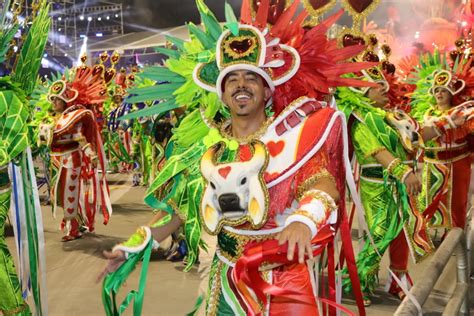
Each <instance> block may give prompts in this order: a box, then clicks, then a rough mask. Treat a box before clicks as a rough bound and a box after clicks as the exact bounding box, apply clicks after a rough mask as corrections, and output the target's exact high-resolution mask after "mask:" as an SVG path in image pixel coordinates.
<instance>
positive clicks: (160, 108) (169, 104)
mask: <svg viewBox="0 0 474 316" xmlns="http://www.w3.org/2000/svg"><path fill="white" fill-rule="evenodd" d="M178 107H179V105H177V104H176V101H175V100H168V101H165V102H163V103H159V104H156V105H153V106H151V107H147V108H144V109H142V110H140V111H135V112H132V113H129V114H127V115H124V116H122V117H120V118H119V120H120V121H123V120H129V119H134V118H137V117H144V116H145V117H146V116H153V115H157V114H160V113H163V112H167V111H170V110H174V109H176V108H178Z"/></svg>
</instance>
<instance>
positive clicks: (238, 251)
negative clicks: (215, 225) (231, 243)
mask: <svg viewBox="0 0 474 316" xmlns="http://www.w3.org/2000/svg"><path fill="white" fill-rule="evenodd" d="M221 234H225V235H227V236H229V237H230V238H232V239H234V240H235V241H236V245H235V254H234V255H233V254H231V253H229V252H227V251H225V250H224V249H222V247H220V246H219V252H220V254H221V255H222V257H224V258H226V259H227V260H229V261H230V262H232V263H235V262H237V260H238V259H239V258H240V257H241V256H242V253H243V251H244V248H245V245H247V243H249V242H260V241H264V240H268V239H273V238H275V237H276V235H277V234H278V233H270V234H264V235H241V234H237V233H234V232H230V231H228V230H226V229H225V228H223V229H222V231H221Z"/></svg>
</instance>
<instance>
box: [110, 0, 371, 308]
mask: <svg viewBox="0 0 474 316" xmlns="http://www.w3.org/2000/svg"><path fill="white" fill-rule="evenodd" d="M298 4H299V3H298V1H294V2H293V3H292V4H291V6H290V7H289V8H288V9H286V10H285V11H284V13H283V14H282V15H281V18H280V19H277V20H276V21H275V20H273V21H271V22H269V21H270V20H267V17H268V16H267V14H268V9H269V7H268V5H269V3H268V2H266V4H265V3H264V2H262V3H261V5H260V7H259V9H258V12H256V18H255V20H253V19H252V13H251V11H252V9H251V7H250V6H249V2H247V1H245V2H244V3H243V6H242V14H241V23H242V24H238V22H237V19H236V18H235V16H234V14H233V12H232V10H231V9H230V7H229V6H227V9H226V10H227V11H226V17H227V18H228V23H227V25H226V27H225V28H224V29H222V26H221V25H220V24H219V23H218V21H217V20H216V18H215V17H214V15H213V14H212V13H211V12H210V11H209V9H208V8H207V7H206V6H205V5H204V3H203V2H202V1H200V0H198V1H197V5H198V8H199V11H200V13H201V17H202V21H203V23H204V25H205V27H204V30H206V31H205V33H204V32H201V33H200V34H201V35H203V36H205V37H202V36H199V37H195V36H192V37H191V38H193V40H192V41H191V42H190V43H187V44H186V45H178V46H179V47H180V50H178V51H177V52H175V51H173V52H172V54H171V52H168V53H169V56H170V59H168V61H167V62H166V65H167V67H166V68H165V67H154V68H152V69H150V70H149V72H148V73H147V70H146V69H145V70H144V75H146V76H147V77H148V78H150V77H151V76H153V75H154V74H155V75H157V78H159V77H160V76H158V75H165V76H166V78H167V81H168V82H169V83H168V84H169V86H168V87H172V86H176V89H177V90H176V92H175V93H171V92H170V91H168V90H167V89H157V91H156V94H155V95H154V96H152V97H154V98H156V99H155V100H163V99H168V98H169V97H170V96H171V95H173V97H176V99H171V101H165V102H163V103H160V104H157V105H156V106H155V108H154V110H155V111H156V112H160V109H166V107H165V105H167V104H168V105H169V104H170V103H171V102H175V103H176V106H175V107H179V106H183V105H187V106H188V107H189V108H190V110H192V109H193V108H192V105H194V106H196V105H199V106H203V107H205V109H203V110H202V112H201V111H199V109H197V110H194V111H190V112H189V114H188V116H187V117H185V118H184V119H183V120H182V121H181V124H180V126H179V127H178V128H177V129H176V130H175V134H174V136H173V138H172V140H174V141H175V144H174V151H173V155H172V156H171V157H170V158H169V159H168V160H167V162H166V164H165V165H164V167H163V169H162V170H161V171H160V173H159V174H158V176H157V178H156V179H155V181H154V182H153V184H152V185H151V187H150V189H149V191H148V195H147V197H146V199H145V200H146V201H147V203H149V205H150V206H152V207H153V208H156V209H161V210H164V211H167V212H168V213H169V215H167V216H166V217H165V219H163V218H162V219H161V220H160V221H159V222H158V223H157V222H156V221H152V223H151V225H150V226H147V227H145V226H143V227H141V228H140V229H139V230H138V231H137V233H136V234H134V235H133V236H132V237H131V238H130V239H129V240H128V241H127V242H125V243H122V244H120V245H117V246H116V247H115V248H114V251H113V252H111V253H106V256H107V258H108V259H109V264H108V266H107V268H106V269H105V270H104V272H103V273H102V276H103V275H105V274H106V273H108V272H111V271H114V270H115V269H117V267H118V266H119V265H120V264H121V263H122V262H123V261H124V260H125V253H128V254H130V255H129V258H130V259H129V260H132V261H129V262H135V260H136V259H137V258H139V257H137V256H141V255H142V254H143V253H144V252H148V251H149V249H150V247H151V245H152V241H153V238H154V239H155V240H156V241H158V242H160V241H162V240H163V239H164V238H165V237H167V236H168V235H169V234H170V233H171V232H173V231H175V230H176V229H177V228H178V227H179V226H181V225H184V231H185V235H186V241H187V244H188V250H189V254H188V256H187V264H188V265H187V269H189V268H191V267H192V265H193V263H195V262H196V259H197V255H198V247H199V246H200V245H202V243H201V241H200V235H201V233H200V231H201V224H200V223H201V222H202V223H203V227H204V229H205V230H206V231H207V232H208V233H210V234H212V235H217V239H218V247H217V251H216V255H215V257H214V260H213V262H212V266H211V272H210V282H209V290H208V295H207V302H206V313H207V314H209V315H223V314H234V315H245V314H249V313H250V314H251V313H260V312H264V313H269V314H270V315H283V314H284V315H292V314H293V315H301V314H311V315H318V314H319V307H321V305H324V307H322V308H324V309H326V308H327V305H326V304H329V305H330V307H329V308H330V309H332V310H335V309H336V308H337V309H341V310H345V309H344V307H342V306H341V305H340V304H339V303H338V302H337V299H336V295H335V294H336V293H335V291H333V290H334V289H335V288H336V285H335V282H336V281H335V261H334V259H335V256H334V242H335V240H334V236H335V233H336V232H337V231H338V230H339V229H340V230H341V236H342V240H343V245H344V246H343V251H344V257H345V258H347V262H348V264H349V266H350V267H349V274H350V276H351V280H352V282H353V289H354V293H355V296H356V298H357V302H358V307H359V312H360V313H361V314H362V315H363V314H364V307H363V303H362V295H361V291H360V286H359V281H358V277H357V271H356V267H355V265H353V262H354V261H353V260H354V258H353V252H352V245H351V242H350V231H349V227H348V221H347V217H346V215H345V201H344V198H345V182H346V176H347V180H348V183H349V184H350V187H351V188H352V189H355V186H354V183H353V181H351V180H352V175H351V173H350V172H347V173H346V170H347V168H350V164H349V161H348V159H346V158H345V157H347V156H345V155H347V143H346V142H345V141H344V136H343V135H344V129H345V122H344V119H343V115H342V113H340V112H337V111H335V110H334V109H332V108H330V107H329V106H328V104H327V103H326V102H324V101H318V99H319V100H322V99H323V98H324V96H326V95H327V94H328V93H329V91H330V89H329V88H331V87H337V86H340V85H351V86H358V87H360V86H373V85H374V84H370V83H366V82H362V81H360V80H355V79H343V78H341V77H340V76H341V75H342V74H344V73H347V72H353V71H360V70H361V69H364V68H367V67H368V66H372V65H373V64H372V63H345V62H344V61H345V60H347V59H348V58H350V57H353V56H354V55H356V54H358V53H359V52H360V51H361V50H362V49H363V47H359V46H357V47H356V46H353V47H347V48H342V49H339V48H337V43H336V40H328V39H327V37H326V32H327V31H328V28H329V27H330V26H331V25H332V24H333V23H334V22H335V21H336V19H337V18H338V17H339V16H340V15H341V14H342V12H340V13H339V14H337V15H335V16H333V17H330V18H329V19H328V20H326V21H323V22H321V23H320V24H319V25H317V26H315V27H314V28H312V29H311V30H305V29H304V28H303V23H302V22H303V20H304V17H305V16H306V15H307V13H306V12H305V11H303V12H302V13H301V14H300V15H299V16H298V17H296V18H295V17H294V16H293V15H294V14H295V12H296V8H297V6H298ZM268 23H272V24H273V25H272V26H271V28H270V29H269V30H265V33H263V32H262V30H263V28H265V27H266V26H267V25H268ZM261 29H262V30H261ZM191 32H193V31H191ZM198 38H200V40H203V41H205V42H206V43H207V44H206V46H207V47H211V46H209V43H213V44H212V47H211V48H210V49H209V51H208V52H207V53H206V54H202V56H204V55H206V56H209V60H207V61H204V60H203V59H200V60H199V62H198V61H197V60H195V59H193V57H192V56H194V55H196V54H188V53H187V52H186V48H187V47H188V48H189V49H192V50H193V51H194V52H196V50H197V49H198V47H201V49H202V47H204V46H201V45H202V43H201V42H200V40H199V39H198ZM172 40H173V39H172ZM207 41H208V42H207ZM178 44H179V43H178ZM290 45H291V46H290ZM200 56H201V54H200ZM191 65H193V67H191ZM180 66H182V67H180ZM211 69H212V70H211ZM183 82H185V83H184V85H183ZM185 88H186V89H185ZM147 90H148V91H150V89H147ZM191 92H193V93H191ZM137 93H138V92H137ZM148 96H150V95H148ZM196 98H198V99H196ZM178 100H179V101H178ZM221 101H222V102H223V103H224V104H225V108H222V109H220V108H219V107H220V104H221V103H220V102H221ZM226 112H227V116H226V115H225V113H226ZM146 113H147V114H148V115H152V114H156V113H152V111H150V109H147V110H146ZM216 114H219V115H216ZM135 115H136V116H139V115H140V112H137V113H136V114H135ZM201 115H202V116H201ZM218 117H221V119H218ZM222 118H224V119H222ZM184 135H186V137H185V138H181V137H183V136H184ZM185 144H186V145H185ZM183 145H184V146H183ZM163 185H166V186H165V187H164V190H165V191H166V193H167V194H165V195H164V199H162V200H161V201H160V200H157V199H156V197H155V191H156V190H157V189H163ZM354 193H355V192H353V194H354ZM199 218H200V219H199ZM259 249H260V250H259ZM263 249H265V251H264V252H263V251H262V250H263ZM323 249H325V251H328V256H329V265H328V267H327V272H328V274H329V282H328V284H327V285H328V286H329V288H330V289H331V290H329V292H326V293H330V294H329V295H328V296H327V299H328V300H327V301H325V302H329V303H321V302H320V301H319V300H317V299H316V297H315V292H314V291H316V288H317V286H316V284H315V283H314V280H312V277H311V275H313V272H312V269H311V268H309V267H311V262H313V261H312V260H309V259H312V258H313V256H318V255H319V254H320V253H321V251H322V250H323ZM269 256H270V257H269ZM132 258H134V259H132ZM276 258H278V259H276ZM307 260H309V266H308V261H307ZM144 262H145V263H146V262H147V259H146V257H145V260H144ZM273 263H274V264H273ZM262 264H263V266H262ZM320 267H323V265H320ZM259 268H262V269H263V272H262V273H260V272H259ZM123 269H126V270H125V271H127V272H125V273H129V271H130V264H124V266H123ZM120 273H121V275H123V274H122V273H124V271H121V272H120ZM262 275H263V276H265V280H264V279H262ZM122 281H123V278H122V280H118V279H117V278H116V277H114V276H108V277H107V278H106V280H105V282H104V291H105V293H104V295H103V298H104V304H105V306H106V308H107V310H109V308H113V307H112V306H115V305H114V304H111V303H110V297H111V296H110V295H111V294H110V293H109V290H112V291H116V290H114V289H116V288H117V286H119V285H120V284H121V282H122ZM117 282H118V283H117ZM267 282H269V283H270V284H272V286H271V287H269V286H268V285H269V284H267ZM258 284H259V285H258ZM262 285H264V286H262ZM327 285H326V284H324V285H322V284H320V286H319V290H320V291H322V288H323V287H325V286H327ZM272 289H274V290H275V291H273V290H272ZM326 290H327V289H326ZM251 291H253V292H254V293H256V297H255V296H253V295H252V294H251ZM277 292H279V293H277ZM267 295H268V296H269V299H267V298H268V296H267ZM317 295H318V296H319V295H321V294H317Z"/></svg>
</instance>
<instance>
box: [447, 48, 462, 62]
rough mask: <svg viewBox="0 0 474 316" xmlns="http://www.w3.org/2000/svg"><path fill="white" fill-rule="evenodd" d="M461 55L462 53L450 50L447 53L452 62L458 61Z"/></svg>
mask: <svg viewBox="0 0 474 316" xmlns="http://www.w3.org/2000/svg"><path fill="white" fill-rule="evenodd" d="M462 54H463V52H460V51H457V50H452V51H451V52H449V57H451V60H452V61H453V62H455V61H456V59H458V58H459V57H461V56H462Z"/></svg>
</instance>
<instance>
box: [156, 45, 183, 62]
mask: <svg viewBox="0 0 474 316" xmlns="http://www.w3.org/2000/svg"><path fill="white" fill-rule="evenodd" d="M155 51H156V52H158V53H160V54H163V55H166V56H168V57H170V58H176V59H177V58H179V52H178V51H176V50H174V49H169V48H164V47H155Z"/></svg>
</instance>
